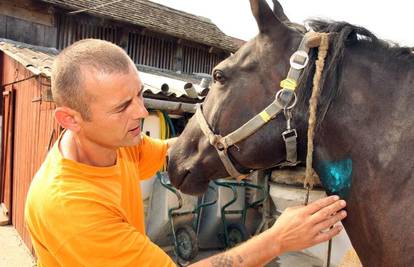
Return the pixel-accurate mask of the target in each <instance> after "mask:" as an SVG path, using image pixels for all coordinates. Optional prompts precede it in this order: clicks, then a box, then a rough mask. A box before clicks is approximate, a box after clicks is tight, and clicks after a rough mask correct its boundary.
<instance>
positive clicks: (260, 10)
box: [250, 0, 285, 33]
mask: <svg viewBox="0 0 414 267" xmlns="http://www.w3.org/2000/svg"><path fill="white" fill-rule="evenodd" d="M250 6H251V9H252V13H253V16H254V18H255V19H256V22H257V26H258V27H259V31H260V32H261V33H269V32H270V31H274V30H275V29H278V28H280V27H281V28H284V26H285V25H283V23H282V22H281V20H280V19H279V18H278V17H276V15H275V14H274V13H273V11H272V10H271V9H270V7H269V5H268V4H267V3H266V1H265V0H250Z"/></svg>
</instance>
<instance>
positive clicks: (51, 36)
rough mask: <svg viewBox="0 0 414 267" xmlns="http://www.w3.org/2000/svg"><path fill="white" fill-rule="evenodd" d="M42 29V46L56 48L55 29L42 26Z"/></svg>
mask: <svg viewBox="0 0 414 267" xmlns="http://www.w3.org/2000/svg"><path fill="white" fill-rule="evenodd" d="M43 29H44V39H43V46H46V47H57V28H55V27H48V26H43Z"/></svg>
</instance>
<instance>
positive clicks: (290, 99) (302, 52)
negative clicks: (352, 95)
mask: <svg viewBox="0 0 414 267" xmlns="http://www.w3.org/2000/svg"><path fill="white" fill-rule="evenodd" d="M317 38H318V35H317V33H315V32H308V33H306V34H305V35H304V37H303V38H302V41H301V43H300V45H299V48H298V50H297V51H296V52H294V53H293V55H292V56H291V57H290V69H289V72H288V74H287V78H286V79H284V80H283V81H281V83H280V86H281V88H282V89H281V90H279V91H278V92H277V94H276V96H275V100H274V101H273V102H272V103H270V105H268V106H267V107H266V108H265V109H263V110H262V111H261V112H260V113H259V114H257V115H256V116H254V117H253V118H251V119H250V120H249V121H248V122H246V123H245V124H244V125H242V126H241V127H240V128H238V129H236V130H234V131H233V132H231V133H229V134H228V135H226V136H224V137H223V136H221V135H220V134H215V133H214V132H213V131H212V130H211V128H210V126H209V124H208V122H207V120H206V119H205V117H204V115H203V111H202V106H201V105H198V106H197V110H196V114H195V115H196V119H197V122H198V124H199V125H200V128H201V130H202V132H203V133H204V135H205V136H206V137H207V138H208V140H209V142H210V144H211V145H212V146H214V148H215V149H216V151H217V153H218V155H219V157H220V160H221V162H222V163H223V165H224V167H225V169H226V171H227V172H228V174H229V175H230V176H231V177H235V178H237V179H238V180H241V179H244V178H246V177H247V176H248V175H250V174H251V173H252V172H253V171H255V170H253V169H249V170H248V172H247V173H242V172H240V171H239V170H237V168H236V167H235V166H234V163H233V161H232V160H231V159H230V157H229V153H228V148H229V147H231V146H234V145H235V144H237V143H239V142H241V141H243V140H244V139H246V138H248V137H249V136H251V135H252V134H254V133H255V132H256V131H258V130H259V129H260V128H261V127H263V126H264V125H265V124H267V123H268V122H269V121H271V120H273V119H274V118H275V117H276V116H277V115H278V114H279V113H281V112H282V111H283V113H284V115H285V118H286V130H285V131H284V132H283V133H282V138H283V140H284V142H285V146H286V161H285V162H282V163H279V164H277V166H295V165H297V164H298V163H299V162H298V160H297V132H296V129H292V128H291V120H292V112H291V110H292V108H293V107H294V106H295V105H296V102H297V97H296V93H295V89H296V87H297V85H298V80H299V78H300V75H301V73H302V71H303V69H304V68H305V67H306V66H307V64H308V62H309V55H308V54H309V50H310V48H313V47H315V46H317V45H315V43H317V40H315V39H317ZM246 169H247V168H246Z"/></svg>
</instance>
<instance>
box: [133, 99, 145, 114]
mask: <svg viewBox="0 0 414 267" xmlns="http://www.w3.org/2000/svg"><path fill="white" fill-rule="evenodd" d="M133 105H134V108H133V111H132V112H133V113H132V114H133V115H134V119H141V118H145V117H147V116H148V110H147V109H146V108H145V106H144V100H143V99H139V98H138V99H134V101H133Z"/></svg>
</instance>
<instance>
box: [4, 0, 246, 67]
mask: <svg viewBox="0 0 414 267" xmlns="http://www.w3.org/2000/svg"><path fill="white" fill-rule="evenodd" d="M0 38H7V39H11V40H15V41H19V42H23V43H27V44H32V45H38V46H45V47H53V48H57V49H59V50H61V49H63V48H65V47H66V46H68V45H70V44H72V43H73V42H75V41H77V40H80V39H84V38H98V39H103V40H108V41H111V42H113V43H116V44H118V45H119V46H121V47H123V48H124V49H125V50H126V51H127V52H128V54H129V55H130V56H131V58H132V59H133V60H134V62H135V63H136V64H137V65H145V66H150V67H154V68H157V69H163V70H169V71H174V72H178V73H186V74H193V73H210V72H211V70H212V68H213V67H214V66H215V65H216V64H217V63H218V62H220V61H222V60H223V59H224V58H226V57H227V56H228V55H229V54H230V53H232V52H234V51H236V50H237V49H238V47H239V46H240V45H241V44H242V43H243V41H241V40H239V39H236V38H233V37H229V36H227V35H225V34H224V33H223V32H221V31H220V29H219V28H218V27H217V26H216V25H215V24H213V23H212V22H211V21H210V20H209V19H207V18H203V17H199V16H195V15H192V14H188V13H185V12H182V11H178V10H175V9H172V8H168V7H166V6H162V5H160V4H157V3H153V2H150V1H145V0H122V1H114V0H98V1H89V0H37V1H34V0H15V1H8V0H0Z"/></svg>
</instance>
